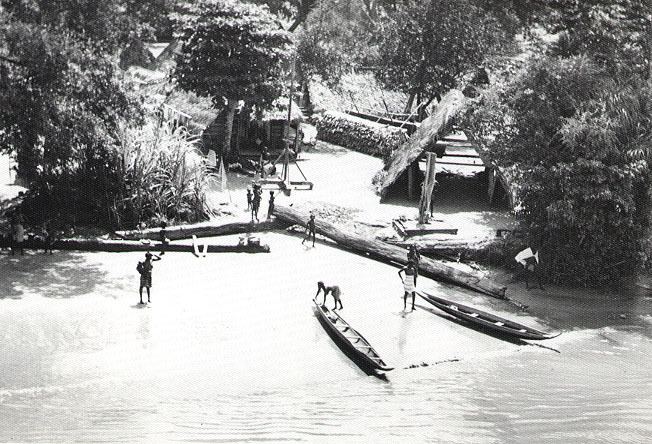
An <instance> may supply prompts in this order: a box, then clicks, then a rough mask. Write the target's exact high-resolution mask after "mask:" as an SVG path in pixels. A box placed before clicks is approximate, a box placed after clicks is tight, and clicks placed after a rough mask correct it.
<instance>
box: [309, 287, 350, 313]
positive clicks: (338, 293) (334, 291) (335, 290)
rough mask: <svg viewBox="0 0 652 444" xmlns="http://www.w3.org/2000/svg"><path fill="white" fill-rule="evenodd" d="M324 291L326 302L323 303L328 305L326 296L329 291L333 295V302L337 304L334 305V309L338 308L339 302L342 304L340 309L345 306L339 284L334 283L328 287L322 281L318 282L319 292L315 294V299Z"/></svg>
mask: <svg viewBox="0 0 652 444" xmlns="http://www.w3.org/2000/svg"><path fill="white" fill-rule="evenodd" d="M321 291H323V292H324V302H323V303H322V305H326V296H327V295H328V293H330V294H332V295H333V302H334V303H335V306H334V307H333V310H337V304H340V310H342V309H343V308H344V306H343V305H342V299H341V298H340V296H341V295H342V291H341V290H340V287H338V286H337V285H332V286H329V287H327V286H326V285H324V283H323V282H322V281H319V282H317V294H316V295H315V300H316V299H317V296H319V293H320V292H321Z"/></svg>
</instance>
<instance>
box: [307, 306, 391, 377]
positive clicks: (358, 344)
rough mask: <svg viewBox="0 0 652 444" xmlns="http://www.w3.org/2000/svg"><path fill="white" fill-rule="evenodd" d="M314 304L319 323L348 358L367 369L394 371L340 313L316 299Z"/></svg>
mask: <svg viewBox="0 0 652 444" xmlns="http://www.w3.org/2000/svg"><path fill="white" fill-rule="evenodd" d="M313 302H314V303H315V310H316V311H317V317H318V318H319V322H321V324H322V325H323V326H324V328H325V329H326V331H327V332H328V334H329V335H330V336H331V338H333V340H334V341H335V342H336V343H337V344H338V346H339V347H340V348H341V349H342V351H343V352H344V353H345V354H346V355H347V356H349V357H350V358H351V359H352V360H353V361H355V362H356V363H357V364H358V365H360V366H362V367H364V368H365V369H371V370H382V371H390V370H393V367H389V366H388V365H387V364H386V363H385V361H383V360H382V359H381V357H380V356H379V355H378V353H377V352H376V350H374V348H373V347H372V346H371V344H369V341H367V340H366V339H365V338H364V336H362V335H361V334H360V333H359V332H358V331H357V330H355V329H354V328H353V327H351V326H350V325H349V323H348V322H346V321H345V320H344V319H343V318H342V316H340V315H339V313H337V312H335V311H333V310H329V309H328V308H326V306H325V305H322V304H320V303H319V302H317V300H316V299H313Z"/></svg>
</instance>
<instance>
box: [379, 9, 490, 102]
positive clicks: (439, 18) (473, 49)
mask: <svg viewBox="0 0 652 444" xmlns="http://www.w3.org/2000/svg"><path fill="white" fill-rule="evenodd" d="M390 20H391V25H390V26H387V27H386V28H385V30H386V33H385V35H384V38H383V40H382V43H381V46H380V65H381V69H380V71H379V72H378V76H379V78H380V79H381V80H382V81H383V82H384V83H385V84H386V85H387V86H388V87H389V88H393V89H399V90H401V91H403V92H405V93H407V94H418V93H420V94H422V95H424V97H426V98H432V97H436V96H439V95H441V94H443V93H445V92H446V91H448V90H449V89H451V88H453V87H455V86H456V85H457V82H458V80H459V78H460V76H461V75H463V74H464V73H467V72H468V71H470V70H472V69H474V68H476V66H477V65H478V64H481V63H482V62H483V60H484V58H485V57H486V56H487V55H488V54H489V53H490V51H491V50H492V49H493V48H495V47H496V46H497V45H499V43H501V42H502V41H503V40H502V38H503V30H502V28H501V27H500V25H499V22H498V21H497V20H496V19H495V18H494V17H493V16H492V15H491V14H490V13H488V12H487V11H486V10H483V9H481V8H480V7H479V6H477V5H476V3H475V2H474V1H472V0H460V1H455V2H451V1H447V0H428V1H422V2H417V1H410V2H405V5H404V6H402V7H396V10H395V11H394V12H393V13H391V15H390Z"/></svg>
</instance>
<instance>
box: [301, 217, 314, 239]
mask: <svg viewBox="0 0 652 444" xmlns="http://www.w3.org/2000/svg"><path fill="white" fill-rule="evenodd" d="M306 227H307V229H308V234H307V235H306V237H305V238H303V240H302V241H301V245H303V243H304V242H305V241H308V242H310V237H311V236H312V246H313V247H314V246H315V215H314V214H312V213H310V219H309V220H308V223H307V224H306Z"/></svg>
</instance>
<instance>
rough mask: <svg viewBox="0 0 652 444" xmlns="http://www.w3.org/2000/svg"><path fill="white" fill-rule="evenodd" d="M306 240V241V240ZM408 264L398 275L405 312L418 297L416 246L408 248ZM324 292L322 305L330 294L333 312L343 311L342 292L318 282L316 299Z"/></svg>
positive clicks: (418, 258) (312, 217)
mask: <svg viewBox="0 0 652 444" xmlns="http://www.w3.org/2000/svg"><path fill="white" fill-rule="evenodd" d="M311 219H312V220H313V224H314V215H311ZM304 240H305V239H304ZM407 257H408V263H407V265H406V266H405V267H402V268H401V269H400V270H399V271H398V275H399V277H400V278H401V281H402V282H403V290H404V291H403V311H405V310H406V309H407V298H408V296H410V295H411V296H412V310H414V300H415V297H416V291H417V277H418V276H419V261H420V260H421V254H420V253H419V249H418V248H417V245H416V244H413V245H410V246H409V247H408V253H407ZM322 291H323V292H324V301H323V302H322V305H326V297H327V296H328V295H329V294H330V295H332V296H333V303H334V305H333V310H337V309H338V308H337V306H338V305H339V307H340V308H339V309H340V310H342V309H343V308H344V306H343V305H342V298H341V296H342V291H341V290H340V287H339V286H337V285H330V286H327V285H325V284H324V282H323V281H319V282H317V294H315V299H317V296H319V293H321V292H322Z"/></svg>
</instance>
